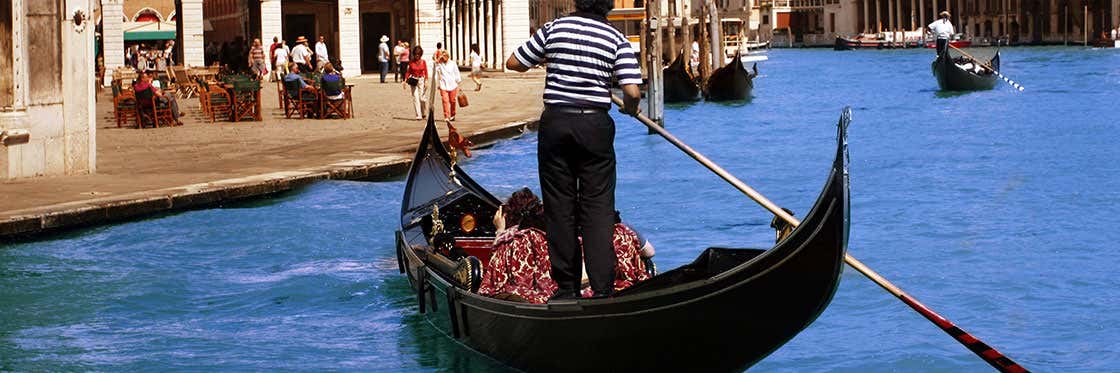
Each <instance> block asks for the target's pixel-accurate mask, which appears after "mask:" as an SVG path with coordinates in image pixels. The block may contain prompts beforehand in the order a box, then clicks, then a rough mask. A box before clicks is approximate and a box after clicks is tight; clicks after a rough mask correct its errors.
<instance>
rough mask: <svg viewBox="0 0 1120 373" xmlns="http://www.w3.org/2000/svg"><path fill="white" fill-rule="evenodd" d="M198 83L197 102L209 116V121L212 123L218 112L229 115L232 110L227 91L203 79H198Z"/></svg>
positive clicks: (231, 101)
mask: <svg viewBox="0 0 1120 373" xmlns="http://www.w3.org/2000/svg"><path fill="white" fill-rule="evenodd" d="M198 84H199V88H198V89H199V91H198V100H199V104H201V106H202V107H203V113H204V114H206V115H209V116H210V123H214V121H215V120H216V118H217V117H218V113H222V114H221V115H222V116H224V117H229V116H230V112H231V111H232V110H233V107H232V104H233V100H232V99H231V98H230V97H229V92H226V90H225V89H223V88H221V87H216V86H212V85H210V83H208V82H206V81H204V80H199V81H198Z"/></svg>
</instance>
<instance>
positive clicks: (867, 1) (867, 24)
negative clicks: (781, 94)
mask: <svg viewBox="0 0 1120 373" xmlns="http://www.w3.org/2000/svg"><path fill="white" fill-rule="evenodd" d="M870 5H871V0H863V29H861V30H860V32H871V17H870V16H869V14H870V12H868V9H867V8H869V7H870ZM684 27H688V26H687V25H686V26H684ZM685 47H686V48H690V46H687V45H686V46H685Z"/></svg>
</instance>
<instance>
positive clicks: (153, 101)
mask: <svg viewBox="0 0 1120 373" xmlns="http://www.w3.org/2000/svg"><path fill="white" fill-rule="evenodd" d="M136 101H137V102H138V103H139V107H140V109H139V113H140V116H139V123H138V127H140V128H144V123H145V122H148V123H151V124H152V126H154V127H157V128H158V127H159V125H160V122H161V121H162V122H163V124H166V125H170V126H174V125H175V124H176V123H175V115H174V114H172V113H171V105H168V104H167V103H165V102H163V101H161V100H160V99H159V97H158V96H156V94H155V91H153V90H152V89H145V90H143V91H139V92H136Z"/></svg>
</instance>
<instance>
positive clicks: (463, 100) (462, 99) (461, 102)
mask: <svg viewBox="0 0 1120 373" xmlns="http://www.w3.org/2000/svg"><path fill="white" fill-rule="evenodd" d="M456 99H458V100H459V107H467V106H469V105H470V104H471V103H470V102H469V101H467V94H466V93H463V92H459V97H456Z"/></svg>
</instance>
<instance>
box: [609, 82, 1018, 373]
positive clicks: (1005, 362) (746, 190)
mask: <svg viewBox="0 0 1120 373" xmlns="http://www.w3.org/2000/svg"><path fill="white" fill-rule="evenodd" d="M611 100H612V101H614V103H615V105H618V106H619V107H622V106H623V104H622V100H621V99H619V98H618V96H614V95H611ZM634 117H635V118H637V119H638V121H639V122H642V124H645V125H646V127H649V129H650V130H651V131H653V132H656V133H657V134H658V135H661V137H663V138H665V140H668V141H669V142H670V143H672V144H673V145H675V146H676V147H677V148H678V149H680V150H681V151H684V152H685V154H688V155H689V156H690V157H692V158H693V159H695V160H696V161H697V162H700V164H702V165H704V167H707V168H708V169H709V170H712V172H714V173H715V174H716V175H719V177H720V178H723V180H724V181H727V182H728V183H729V184H731V186H734V187H735V189H738V190H739V191H740V192H743V194H746V195H747V197H750V198H751V199H753V200H754V201H755V202H758V204H760V205H762V207H765V208H766V209H767V210H770V212H771V213H773V214H774V215H775V216H777V217H779V218H781V219H782V220H785V221H786V222H788V223H789V224H790V225H793V226H794V227H796V226H798V225H799V224H801V221H799V220H797V218H795V217H793V215H790V214H789V213H787V212H785V211H784V210H782V208H781V207H779V206H778V205H777V204H775V203H774V202H771V201H770V200H769V199H767V198H766V197H765V196H763V195H762V194H761V193H759V192H758V191H756V190H754V188H751V187H750V186H749V185H747V184H746V183H744V182H743V181H741V180H739V179H738V178H736V177H735V176H734V175H731V173H729V172H727V170H724V169H723V167H720V166H719V165H718V164H716V163H715V162H712V160H710V159H708V157H705V156H704V155H703V154H700V153H699V152H697V151H696V150H693V149H692V147H690V146H688V144H685V143H684V142H681V140H678V139H677V138H676V137H675V136H673V135H672V134H670V133H669V132H668V131H666V130H665V129H664V128H662V127H661V126H658V125H657V123H656V122H654V121H652V120H650V119H649V118H647V117H646V116H645V115H642V114H636V115H634ZM844 262H845V263H848V265H849V266H851V267H852V268H855V270H856V271H859V273H862V274H863V275H864V276H867V278H868V279H870V280H871V281H872V282H874V283H875V284H876V285H879V286H880V287H882V288H883V289H885V290H887V292H889V293H891V294H893V295H894V296H896V297H898V299H901V300H902V302H903V303H906V305H907V306H910V308H912V309H914V310H915V311H917V312H918V313H919V314H921V315H922V316H924V317H925V318H926V319H928V320H929V321H932V322H933V323H934V324H935V325H937V326H938V327H939V328H941V330H942V331H944V332H945V333H948V334H949V336H951V337H953V338H954V339H956V340H957V342H960V343H961V344H963V345H964V346H965V347H968V349H969V350H971V351H972V352H973V353H975V354H976V355H977V356H980V358H981V359H984V361H986V362H988V364H991V365H992V366H993V367H995V368H996V369H998V370H999V371H1001V372H1027V369H1026V368H1023V367H1022V366H1020V365H1019V364H1018V363H1016V362H1015V361H1013V360H1011V359H1010V358H1008V357H1007V356H1004V355H1003V354H1002V353H1000V352H999V351H997V350H996V349H994V348H992V347H990V346H988V345H987V344H985V343H984V342H982V341H980V339H978V338H976V337H974V336H972V334H969V333H968V332H965V331H964V330H963V329H961V328H960V327H957V325H956V324H953V322H951V321H949V320H948V319H946V318H944V317H942V316H941V315H939V314H937V313H936V312H933V310H931V309H930V308H929V307H926V306H925V305H924V304H922V303H921V302H918V300H917V299H914V297H912V296H910V295H909V294H906V292H904V291H902V289H900V288H899V287H898V286H895V285H894V284H892V283H891V282H890V281H887V279H885V278H883V276H880V275H879V274H878V273H876V272H875V271H873V270H872V269H871V268H869V267H867V265H865V264H863V262H860V261H859V260H856V258H854V257H852V256H851V255H849V254H844Z"/></svg>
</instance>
